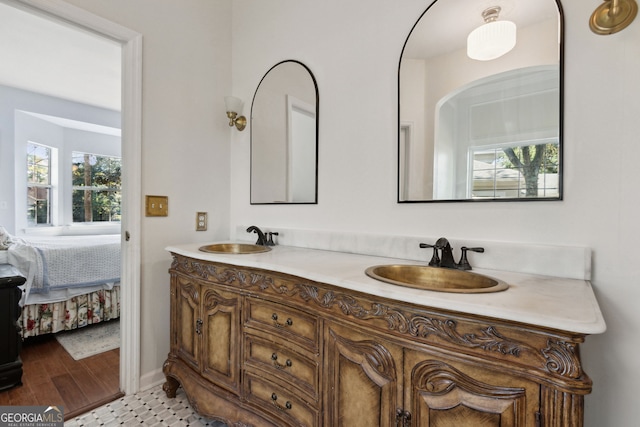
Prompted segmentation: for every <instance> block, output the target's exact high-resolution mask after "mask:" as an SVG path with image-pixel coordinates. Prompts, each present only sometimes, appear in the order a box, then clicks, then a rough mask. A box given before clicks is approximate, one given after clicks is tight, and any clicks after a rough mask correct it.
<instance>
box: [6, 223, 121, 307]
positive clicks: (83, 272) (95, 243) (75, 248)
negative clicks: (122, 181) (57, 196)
mask: <svg viewBox="0 0 640 427" xmlns="http://www.w3.org/2000/svg"><path fill="white" fill-rule="evenodd" d="M1 252H7V258H8V261H9V263H10V264H13V265H15V266H16V267H17V268H18V269H19V270H20V271H21V273H22V274H23V275H25V277H26V278H27V281H26V283H25V285H24V289H25V293H24V298H23V300H22V304H23V305H26V304H35V303H45V302H49V303H52V302H58V301H64V300H67V299H69V298H72V297H74V296H78V295H82V294H85V293H88V292H93V291H96V290H98V289H112V288H113V286H115V285H117V284H119V282H120V235H117V234H116V235H103V236H56V237H38V238H32V237H30V238H28V239H19V241H16V242H14V243H13V244H12V245H11V246H10V247H9V249H8V250H7V251H1Z"/></svg>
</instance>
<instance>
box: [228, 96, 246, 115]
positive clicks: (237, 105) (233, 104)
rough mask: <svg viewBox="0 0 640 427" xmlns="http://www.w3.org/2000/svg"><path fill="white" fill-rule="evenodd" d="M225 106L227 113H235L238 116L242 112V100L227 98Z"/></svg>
mask: <svg viewBox="0 0 640 427" xmlns="http://www.w3.org/2000/svg"><path fill="white" fill-rule="evenodd" d="M224 105H225V106H226V108H227V111H233V112H234V113H238V114H240V113H241V112H242V100H241V99H240V98H236V97H235V96H225V97H224Z"/></svg>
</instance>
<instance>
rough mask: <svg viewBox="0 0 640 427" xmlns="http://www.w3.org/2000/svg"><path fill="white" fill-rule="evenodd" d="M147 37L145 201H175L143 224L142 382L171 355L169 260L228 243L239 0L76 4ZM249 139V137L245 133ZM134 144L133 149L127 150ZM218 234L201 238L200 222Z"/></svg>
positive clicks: (82, 0)
mask: <svg viewBox="0 0 640 427" xmlns="http://www.w3.org/2000/svg"><path fill="white" fill-rule="evenodd" d="M68 3H72V4H74V5H76V6H78V7H81V8H83V9H85V10H88V11H89V12H92V13H95V14H96V15H99V16H102V17H104V18H106V19H108V20H110V21H113V22H116V23H118V24H121V25H123V26H125V27H128V28H130V29H131V30H133V31H136V32H138V33H140V34H142V36H143V64H142V67H143V76H142V79H143V82H142V86H143V93H142V122H143V124H142V165H141V167H142V192H143V194H140V197H141V199H142V200H143V206H144V195H145V194H153V195H166V196H168V197H169V216H168V217H155V218H154V217H150V218H147V217H143V218H142V233H143V236H142V241H141V252H142V253H141V263H142V265H141V275H142V282H141V300H142V301H141V310H142V312H141V329H142V330H141V334H140V335H141V337H142V342H141V347H142V349H141V373H142V376H143V380H142V381H141V384H142V385H144V384H145V382H148V381H153V380H155V379H157V377H155V376H154V377H153V378H146V379H145V376H149V375H151V376H153V375H155V374H157V372H158V371H159V370H160V369H161V368H162V364H163V362H164V361H165V359H166V357H167V354H168V352H169V335H168V331H169V275H168V272H167V270H168V268H169V267H170V265H171V257H170V255H169V254H168V253H167V252H166V251H165V250H164V248H165V247H166V246H167V245H169V244H175V243H178V242H195V241H212V240H219V239H223V238H226V237H227V236H228V233H229V219H228V218H229V207H228V203H229V148H228V147H229V134H230V132H231V131H230V130H229V127H228V126H227V123H228V122H227V119H226V114H225V111H224V99H223V97H224V96H225V95H228V94H229V93H227V92H228V90H229V89H230V87H231V67H230V63H231V23H230V19H231V0H180V1H175V0H136V1H131V0H109V1H104V0H68ZM245 133H247V132H245ZM125 143H126V142H125ZM198 211H204V212H208V213H209V223H208V225H209V229H208V231H206V232H196V231H195V221H196V212H198Z"/></svg>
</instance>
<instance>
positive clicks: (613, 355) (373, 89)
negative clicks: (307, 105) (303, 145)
mask: <svg viewBox="0 0 640 427" xmlns="http://www.w3.org/2000/svg"><path fill="white" fill-rule="evenodd" d="M428 4H429V2H428V1H424V0H403V1H388V0H348V1H344V0H325V1H321V2H320V1H315V0H295V1H294V0H270V1H268V2H267V1H264V2H256V1H252V0H233V48H234V50H233V94H234V95H236V96H238V97H241V98H242V99H243V100H244V101H245V104H246V105H248V102H250V100H251V97H252V96H253V91H254V90H255V88H256V86H257V84H258V82H259V81H260V78H261V77H262V75H263V74H264V73H265V72H266V70H268V69H269V68H270V67H271V66H273V65H274V64H275V63H277V62H279V61H281V60H284V59H297V60H300V61H302V62H303V63H305V64H306V65H307V66H308V67H309V68H310V69H311V71H312V72H313V73H314V75H315V77H316V79H317V83H318V89H319V95H320V114H319V116H320V128H319V144H320V146H319V196H318V200H319V204H318V205H302V206H300V205H295V206H282V205H272V206H262V205H260V206H251V205H250V204H249V194H248V193H249V139H250V138H249V132H248V131H246V130H245V131H244V132H242V133H239V132H234V133H233V134H232V141H231V163H232V164H233V168H232V169H231V219H232V220H231V223H232V224H231V225H232V227H233V225H234V224H256V225H259V226H261V225H265V226H268V227H269V228H270V229H273V230H276V229H277V227H278V226H282V227H291V228H308V229H315V230H329V229H331V230H344V231H364V232H373V233H376V232H384V233H389V234H402V235H414V234H416V235H444V236H447V237H451V238H456V239H461V240H465V239H469V240H474V239H479V240H497V241H510V242H530V243H544V244H552V245H578V246H581V245H584V246H589V247H591V248H593V254H594V257H593V260H594V261H593V262H594V264H593V284H594V287H595V290H596V293H597V297H598V299H599V302H600V305H601V308H602V310H603V312H604V315H605V319H606V321H607V324H608V328H609V330H608V331H607V332H606V333H605V334H604V335H601V336H592V337H589V338H588V339H587V342H586V344H585V345H584V346H583V351H582V355H583V358H584V363H585V369H586V371H587V372H588V373H589V374H590V376H591V377H592V379H593V381H594V391H593V393H592V394H591V395H590V396H588V397H587V399H586V425H587V426H590V427H601V426H616V427H625V426H633V425H635V424H636V423H637V422H636V419H637V416H636V410H635V405H636V403H637V399H636V390H635V388H636V387H635V384H637V383H638V382H639V381H640V369H638V368H637V364H636V359H637V354H638V352H639V351H640V341H639V338H638V337H639V336H640V334H639V333H638V332H639V331H638V329H639V328H640V311H638V310H637V308H636V306H637V301H638V300H639V298H640V263H639V262H638V261H637V259H636V258H637V249H636V244H637V241H638V239H639V238H640V222H639V221H638V220H637V218H638V211H639V210H640V201H638V199H637V197H635V195H636V194H637V190H638V187H639V184H640V178H638V175H637V174H636V173H635V170H637V166H636V163H637V159H638V158H640V144H638V135H639V134H640V120H638V117H639V115H640V96H639V95H640V79H638V78H637V76H638V75H640V55H638V48H639V45H640V42H639V41H640V20H638V19H636V21H635V22H634V23H633V24H632V25H631V26H630V27H629V28H627V29H626V30H624V31H623V32H621V33H618V34H614V35H610V36H598V35H595V34H593V33H592V32H591V31H590V30H589V26H588V20H589V16H590V14H591V12H592V11H593V9H595V7H596V6H598V2H584V1H580V0H565V1H563V2H562V6H563V10H564V16H565V23H566V26H565V65H566V66H565V107H564V111H565V116H564V120H565V122H564V131H565V133H564V144H565V145H564V147H565V149H564V154H565V168H564V173H565V175H564V184H565V200H564V201H561V202H540V203H526V202H523V203H480V204H475V203H474V204H468V203H467V204H465V203H446V204H397V203H396V173H397V172H396V160H395V159H396V150H397V149H396V144H397V141H396V126H397V111H396V105H397V80H396V78H397V70H398V60H399V55H400V52H401V49H402V45H403V43H404V41H405V38H406V36H407V35H408V33H409V30H410V29H411V26H412V25H413V24H414V23H415V21H416V19H418V17H419V16H420V14H421V13H422V11H423V10H424V9H425V8H426V7H427V6H428ZM248 129H249V127H248ZM596 195H597V199H596Z"/></svg>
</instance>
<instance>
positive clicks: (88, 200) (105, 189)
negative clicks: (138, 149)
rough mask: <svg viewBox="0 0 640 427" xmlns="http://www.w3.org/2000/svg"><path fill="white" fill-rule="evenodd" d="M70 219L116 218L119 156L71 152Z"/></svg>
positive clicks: (102, 219) (108, 220)
mask: <svg viewBox="0 0 640 427" xmlns="http://www.w3.org/2000/svg"><path fill="white" fill-rule="evenodd" d="M72 156H73V159H72V177H73V196H72V200H73V201H72V203H73V206H72V208H73V222H120V220H121V212H120V206H121V188H122V177H121V163H122V162H121V159H120V158H119V157H107V156H99V155H96V154H90V153H80V152H73V153H72Z"/></svg>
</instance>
